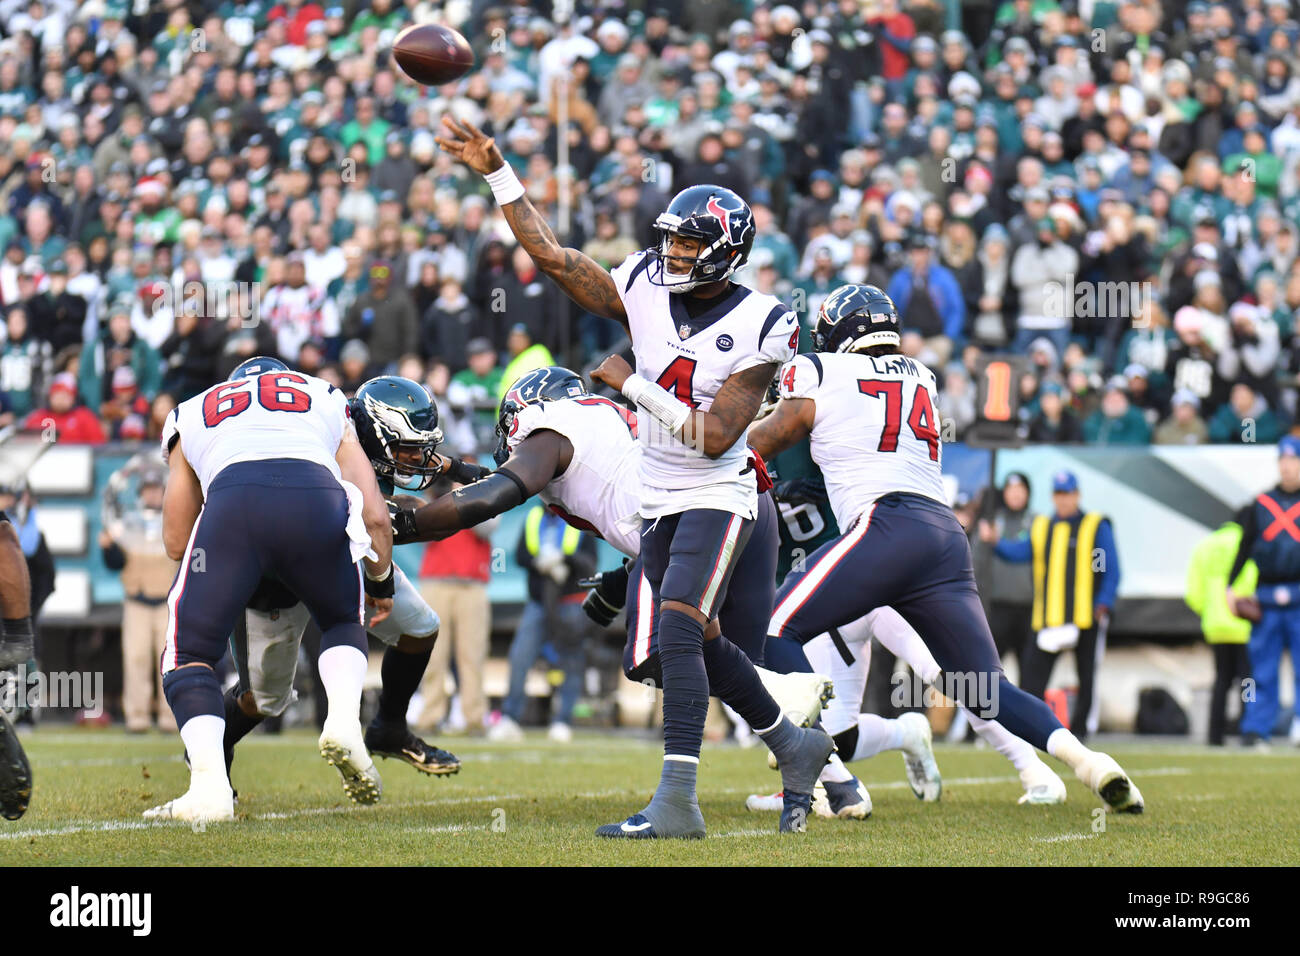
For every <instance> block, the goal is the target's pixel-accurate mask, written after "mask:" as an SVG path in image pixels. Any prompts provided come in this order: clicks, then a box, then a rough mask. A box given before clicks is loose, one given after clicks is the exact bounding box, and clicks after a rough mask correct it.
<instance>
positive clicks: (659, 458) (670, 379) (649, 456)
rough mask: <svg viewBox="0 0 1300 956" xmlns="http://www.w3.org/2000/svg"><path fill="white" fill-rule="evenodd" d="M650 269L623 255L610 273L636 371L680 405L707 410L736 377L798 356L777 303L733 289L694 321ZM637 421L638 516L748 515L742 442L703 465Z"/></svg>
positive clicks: (750, 502) (753, 491)
mask: <svg viewBox="0 0 1300 956" xmlns="http://www.w3.org/2000/svg"><path fill="white" fill-rule="evenodd" d="M652 267H653V266H652V260H651V258H650V257H648V256H647V255H646V254H645V253H644V252H641V253H637V254H635V255H631V256H628V257H627V259H625V260H624V261H623V264H622V265H620V266H618V268H616V269H614V270H613V272H612V275H613V277H614V282H615V283H616V284H617V287H618V294H619V296H620V298H621V299H622V300H623V307H624V309H625V310H626V311H627V317H628V327H629V329H630V331H631V335H632V351H633V353H634V354H635V356H636V371H637V373H638V374H639V375H641V376H642V377H644V378H646V379H649V380H650V381H652V382H657V383H658V384H659V385H661V386H663V387H664V388H665V389H667V390H668V392H669V393H670V394H672V395H674V396H676V398H677V399H678V400H679V401H682V402H686V403H688V404H690V405H692V406H693V407H695V408H698V409H700V410H701V411H708V410H709V408H711V407H712V405H713V399H714V396H715V395H717V393H718V389H719V388H721V387H722V384H723V383H724V382H725V381H726V380H727V379H728V378H730V377H731V376H732V375H734V374H736V373H737V372H742V371H744V370H745V369H748V368H753V367H754V366H756V365H769V364H776V365H780V364H782V363H784V362H788V361H789V360H790V358H791V357H792V356H793V355H794V353H795V350H796V348H797V347H798V344H799V323H798V319H797V318H796V317H795V314H794V313H793V312H792V311H790V309H789V308H787V307H786V306H785V305H784V304H783V303H782V302H781V301H780V300H779V299H777V298H776V297H775V296H771V295H765V294H763V293H761V292H755V291H753V290H752V289H748V288H746V287H744V286H734V287H733V288H732V289H731V291H729V292H727V293H724V294H723V295H721V296H719V297H718V300H717V304H716V305H714V306H713V307H712V308H710V309H709V310H708V311H706V312H704V313H703V314H702V315H699V316H696V317H695V318H694V319H692V318H691V317H690V316H689V315H688V314H687V312H686V305H685V296H682V295H675V294H673V293H671V292H669V291H668V289H667V288H665V287H663V286H658V285H655V284H653V283H652V282H651V281H650V279H649V276H648V270H649V269H650V268H652ZM639 418H640V422H641V427H640V429H639V431H640V436H639V440H640V443H641V451H642V456H641V478H642V489H643V501H642V508H641V514H642V515H644V516H645V517H647V518H654V517H658V516H659V515H664V514H673V513H678V512H681V511H685V510H687V509H689V508H700V507H707V508H722V509H725V510H730V511H733V512H735V513H737V514H745V515H747V516H749V517H753V515H754V514H755V508H756V507H757V503H758V498H757V487H756V483H755V480H754V475H753V474H752V473H746V470H747V469H748V467H749V457H750V456H749V452H748V449H747V448H746V445H745V437H744V435H743V434H742V435H741V436H740V437H739V438H737V439H736V442H735V444H733V445H732V446H731V447H730V448H729V449H727V451H726V452H724V453H723V454H722V455H720V456H719V457H717V458H709V457H707V456H706V455H704V453H703V452H701V451H698V450H696V449H694V448H690V447H688V446H687V445H686V444H685V443H684V442H682V441H681V440H680V439H679V438H676V437H674V436H673V435H672V434H671V433H670V432H669V431H668V430H667V429H666V428H664V427H663V426H662V425H660V424H659V422H658V421H656V420H655V419H653V418H651V417H650V416H649V415H640V416H639ZM661 490H663V491H668V492H670V493H669V494H662V493H660V491H661Z"/></svg>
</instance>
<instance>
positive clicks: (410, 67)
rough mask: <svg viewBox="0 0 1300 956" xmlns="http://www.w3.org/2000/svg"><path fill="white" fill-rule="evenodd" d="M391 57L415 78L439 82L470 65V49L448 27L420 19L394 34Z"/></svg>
mask: <svg viewBox="0 0 1300 956" xmlns="http://www.w3.org/2000/svg"><path fill="white" fill-rule="evenodd" d="M393 59H395V60H396V61H397V65H398V66H400V67H401V68H402V71H403V72H404V73H405V74H406V75H407V76H409V77H410V78H411V79H413V80H415V82H417V83H422V84H424V85H425V86H439V85H441V84H443V83H450V82H451V81H452V80H458V79H460V78H461V77H462V76H464V75H465V74H466V73H468V72H469V71H470V70H471V69H472V68H473V66H474V51H473V50H471V49H470V48H469V43H467V42H466V40H465V38H464V37H463V36H461V35H460V34H459V33H457V32H456V31H455V30H453V29H451V27H444V26H440V25H439V24H436V23H421V24H416V25H414V26H409V27H407V28H406V29H405V30H403V31H402V32H401V33H399V34H398V35H397V39H395V40H394V41H393Z"/></svg>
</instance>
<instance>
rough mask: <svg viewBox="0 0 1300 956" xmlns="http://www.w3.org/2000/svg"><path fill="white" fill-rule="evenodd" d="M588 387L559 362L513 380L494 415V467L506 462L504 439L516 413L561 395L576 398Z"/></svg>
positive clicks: (575, 373) (508, 433)
mask: <svg viewBox="0 0 1300 956" xmlns="http://www.w3.org/2000/svg"><path fill="white" fill-rule="evenodd" d="M586 394H588V392H587V386H586V385H585V384H583V381H582V376H581V375H579V374H578V373H577V372H575V371H573V370H572V369H567V368H563V367H561V366H559V365H548V366H546V367H545V368H537V369H533V370H532V371H531V372H528V373H527V374H525V375H523V376H521V377H520V378H518V379H516V380H515V383H514V384H513V385H511V386H510V388H508V389H507V390H506V394H505V397H504V398H502V399H501V408H500V411H499V412H498V414H497V429H496V431H497V438H498V440H497V447H496V451H495V452H493V453H492V458H493V460H494V461H496V463H497V466H498V467H500V466H501V465H503V464H505V461H506V459H507V458H509V457H510V449H509V447H508V446H507V444H506V439H507V438H508V437H509V436H510V433H511V432H512V431H513V430H514V427H515V416H516V415H518V414H519V412H520V410H521V409H523V408H524V407H525V406H527V405H540V404H541V403H542V402H555V401H559V400H560V399H562V398H577V397H579V396H580V395H586Z"/></svg>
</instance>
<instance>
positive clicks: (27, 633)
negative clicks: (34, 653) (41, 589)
mask: <svg viewBox="0 0 1300 956" xmlns="http://www.w3.org/2000/svg"><path fill="white" fill-rule="evenodd" d="M4 636H5V637H12V638H26V637H32V636H33V634H32V619H31V616H30V615H28V616H27V617H7V618H5V619H4Z"/></svg>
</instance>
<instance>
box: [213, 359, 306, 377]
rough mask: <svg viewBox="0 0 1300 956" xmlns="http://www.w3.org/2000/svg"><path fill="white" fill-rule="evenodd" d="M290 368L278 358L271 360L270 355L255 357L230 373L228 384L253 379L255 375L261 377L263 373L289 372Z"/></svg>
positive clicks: (237, 366) (240, 364) (244, 361)
mask: <svg viewBox="0 0 1300 956" xmlns="http://www.w3.org/2000/svg"><path fill="white" fill-rule="evenodd" d="M288 371H290V369H289V366H287V365H285V364H284V363H283V362H281V361H280V360H279V359H278V358H271V357H270V356H269V355H254V356H253V357H252V358H250V359H244V360H243V361H242V362H240V363H239V364H238V365H236V366H235V367H234V369H233V370H232V371H231V373H230V377H229V378H227V379H226V381H227V382H233V381H235V380H236V379H241V378H251V377H252V376H254V375H261V374H262V373H263V372H288Z"/></svg>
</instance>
